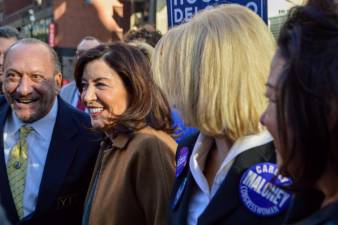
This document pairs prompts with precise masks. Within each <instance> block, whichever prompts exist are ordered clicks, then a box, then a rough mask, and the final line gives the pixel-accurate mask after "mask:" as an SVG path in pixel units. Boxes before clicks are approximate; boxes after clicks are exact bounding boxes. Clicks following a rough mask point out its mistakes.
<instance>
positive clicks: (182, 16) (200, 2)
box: [167, 0, 268, 28]
mask: <svg viewBox="0 0 338 225" xmlns="http://www.w3.org/2000/svg"><path fill="white" fill-rule="evenodd" d="M229 3H236V4H240V5H243V6H246V7H248V8H250V9H251V10H253V11H254V12H255V13H257V14H258V15H259V16H260V17H261V18H262V19H263V20H264V21H265V23H267V22H268V10H267V8H268V7H267V6H268V1H267V0H167V11H168V26H169V28H172V27H173V26H176V25H178V24H180V23H182V22H184V21H186V20H189V19H190V18H191V17H192V16H193V15H194V14H195V13H196V12H198V11H199V10H202V9H205V8H207V7H210V6H215V5H219V4H229Z"/></svg>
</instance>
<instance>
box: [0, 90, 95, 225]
mask: <svg viewBox="0 0 338 225" xmlns="http://www.w3.org/2000/svg"><path fill="white" fill-rule="evenodd" d="M9 113H11V108H10V107H9V105H8V103H7V101H6V100H5V99H4V98H3V97H0V184H1V185H0V204H2V206H3V208H4V210H5V212H6V214H7V217H8V219H9V221H10V222H11V224H13V225H14V224H17V225H46V224H48V225H54V224H55V225H61V224H62V225H77V224H79V225H80V224H81V218H82V213H83V203H84V199H85V196H86V193H87V189H88V186H89V182H90V178H91V175H92V171H93V168H94V164H95V160H96V157H97V154H98V149H99V142H100V135H98V134H96V133H94V132H93V131H92V130H90V129H89V127H90V126H91V125H90V118H89V116H88V115H86V114H85V113H83V112H80V111H78V110H76V109H75V108H73V107H72V106H70V105H69V104H67V103H65V102H64V101H63V100H62V99H61V98H60V97H58V112H57V117H56V122H55V126H54V130H53V134H52V139H51V143H50V146H49V150H48V154H47V158H46V163H45V167H44V171H43V175H42V180H41V184H40V189H39V195H38V199H37V204H36V210H35V211H34V212H33V213H32V214H30V215H28V216H26V217H24V218H23V219H22V220H20V221H19V218H18V215H17V212H16V209H15V204H14V201H13V199H12V194H11V190H10V186H9V183H8V177H7V172H6V171H7V170H6V164H5V158H4V149H3V145H4V143H3V129H4V124H5V121H6V117H7V115H9Z"/></svg>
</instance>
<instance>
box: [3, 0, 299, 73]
mask: <svg viewBox="0 0 338 225" xmlns="http://www.w3.org/2000/svg"><path fill="white" fill-rule="evenodd" d="M166 1H167V0H121V1H119V0H0V25H10V26H13V27H15V28H17V29H18V30H19V31H20V32H21V33H22V35H23V36H24V37H34V38H38V39H41V40H43V41H45V42H47V43H49V45H51V46H52V47H54V48H55V49H56V51H57V53H58V55H59V57H60V60H61V62H62V67H63V74H64V77H65V79H67V80H72V79H73V78H72V77H73V75H72V73H73V71H72V69H73V65H74V55H75V48H76V46H77V44H78V43H79V41H80V40H81V39H82V38H83V37H85V36H94V37H96V38H98V39H99V40H101V41H103V42H111V41H114V40H119V39H121V38H122V37H123V34H124V33H126V32H127V31H128V30H130V29H131V28H135V27H141V26H144V25H147V24H150V25H153V26H154V27H155V28H156V29H157V30H159V31H161V33H162V34H163V33H165V32H166V31H167V29H168V22H167V8H166V4H167V2H166ZM175 1H177V0H175ZM197 1H202V0H197ZM301 2H302V0H268V18H269V26H270V29H271V31H272V32H273V33H274V35H275V36H277V35H278V31H279V28H280V26H281V24H282V23H283V21H284V20H285V17H286V14H287V11H288V9H289V8H290V7H292V6H293V5H296V4H300V3H301Z"/></svg>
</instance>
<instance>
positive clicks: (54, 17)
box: [0, 0, 149, 80]
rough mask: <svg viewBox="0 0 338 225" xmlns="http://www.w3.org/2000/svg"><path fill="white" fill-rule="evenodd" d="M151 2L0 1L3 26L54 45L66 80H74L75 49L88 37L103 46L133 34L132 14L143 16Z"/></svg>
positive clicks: (91, 0) (87, 0)
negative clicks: (127, 33)
mask: <svg viewBox="0 0 338 225" xmlns="http://www.w3.org/2000/svg"><path fill="white" fill-rule="evenodd" d="M147 1H149V0H138V1H135V2H136V3H134V2H132V4H131V3H130V2H129V1H126V2H123V4H122V3H120V2H119V0H104V1H102V0H0V19H1V20H0V23H1V25H10V26H13V27H15V28H17V29H18V30H19V31H20V32H21V33H22V34H23V36H25V37H35V38H39V39H41V40H43V41H45V42H47V43H50V44H51V45H52V46H53V47H54V48H55V49H56V51H57V52H58V55H59V57H60V60H61V62H62V65H63V74H64V77H65V78H66V79H69V80H71V79H72V73H73V72H72V69H73V64H74V61H73V56H74V53H75V47H76V45H77V44H78V43H79V41H80V40H81V39H82V38H83V37H84V36H94V37H96V38H98V39H99V40H101V41H103V42H110V41H113V40H116V39H118V38H119V37H122V35H123V32H126V31H128V30H129V27H130V23H131V14H132V13H131V11H132V10H133V11H135V10H139V11H141V14H138V15H141V16H143V15H144V14H147V13H145V12H142V11H144V9H145V7H144V6H147V4H145V2H147Z"/></svg>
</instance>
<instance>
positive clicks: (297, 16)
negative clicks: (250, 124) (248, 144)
mask: <svg viewBox="0 0 338 225" xmlns="http://www.w3.org/2000/svg"><path fill="white" fill-rule="evenodd" d="M333 2H334V1H327V0H321V1H310V2H309V3H308V4H307V5H306V6H300V7H296V8H294V9H293V10H292V11H291V12H290V14H289V17H288V19H287V21H286V23H285V25H284V26H283V28H282V30H281V32H280V36H279V39H278V50H277V52H276V54H275V56H274V59H273V62H272V65H271V72H270V76H269V79H268V82H267V92H266V96H267V98H268V99H269V102H270V103H269V105H268V107H267V109H266V111H265V113H264V114H263V115H262V118H261V121H262V123H263V124H264V125H266V126H267V128H268V130H269V131H270V132H271V134H272V135H273V137H274V141H275V145H276V148H277V154H278V155H279V157H278V158H279V159H278V161H279V168H280V170H279V171H280V173H281V174H282V175H285V176H289V177H291V178H292V179H293V189H294V190H295V191H296V193H297V192H299V191H303V190H310V189H314V190H317V191H318V192H319V193H321V194H322V196H323V198H322V199H320V198H317V197H316V196H314V195H308V200H307V201H309V202H312V203H313V202H315V201H314V199H315V198H316V199H320V201H319V204H318V206H317V209H316V211H312V212H311V213H308V214H307V215H301V213H299V212H301V211H302V212H306V211H309V209H307V208H309V207H310V206H311V204H303V205H301V207H299V205H297V203H296V202H295V208H293V209H291V213H293V212H294V213H293V214H298V215H295V217H294V218H293V221H292V220H291V223H292V224H294V223H295V224H297V225H301V224H302V225H305V224H338V116H337V115H338V111H337V110H338V76H337V71H338V14H337V11H336V9H337V6H338V5H337V4H335V3H333ZM297 207H298V208H297ZM311 207H312V209H311V210H313V206H311ZM292 210H293V212H292ZM295 210H296V211H298V212H297V213H296V211H295Z"/></svg>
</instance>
